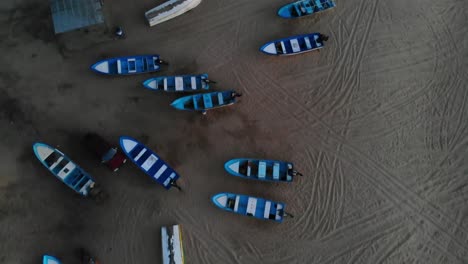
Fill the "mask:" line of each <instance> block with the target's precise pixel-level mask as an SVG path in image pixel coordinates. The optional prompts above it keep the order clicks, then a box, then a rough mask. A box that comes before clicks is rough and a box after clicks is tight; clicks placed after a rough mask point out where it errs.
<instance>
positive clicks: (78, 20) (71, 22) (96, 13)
mask: <svg viewBox="0 0 468 264" xmlns="http://www.w3.org/2000/svg"><path fill="white" fill-rule="evenodd" d="M50 8H51V10H52V19H53V20H54V29H55V33H56V34H58V33H63V32H67V31H70V30H74V29H78V28H83V27H87V26H90V25H95V24H100V23H103V22H104V16H103V14H102V3H101V0H50Z"/></svg>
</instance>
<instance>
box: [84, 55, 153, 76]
mask: <svg viewBox="0 0 468 264" xmlns="http://www.w3.org/2000/svg"><path fill="white" fill-rule="evenodd" d="M159 59H160V58H159V55H157V54H151V55H138V56H127V57H116V58H109V59H105V60H101V61H98V62H96V63H95V64H93V65H91V70H93V71H94V72H97V73H100V74H106V75H132V74H140V73H147V72H155V71H158V70H159V68H160V65H159Z"/></svg>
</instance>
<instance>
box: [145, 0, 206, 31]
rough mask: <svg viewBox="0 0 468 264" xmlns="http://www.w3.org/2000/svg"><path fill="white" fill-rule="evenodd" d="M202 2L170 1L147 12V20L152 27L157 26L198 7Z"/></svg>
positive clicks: (194, 0)
mask: <svg viewBox="0 0 468 264" xmlns="http://www.w3.org/2000/svg"><path fill="white" fill-rule="evenodd" d="M200 3H201V0H170V1H167V2H164V3H163V4H161V5H159V6H157V7H155V8H153V9H151V10H149V11H147V12H146V13H145V17H146V20H147V21H148V24H149V25H150V26H154V25H157V24H159V23H162V22H164V21H167V20H169V19H172V18H174V17H176V16H180V15H182V14H183V13H185V12H187V11H189V10H191V9H193V8H195V7H197V6H198V5H199V4H200Z"/></svg>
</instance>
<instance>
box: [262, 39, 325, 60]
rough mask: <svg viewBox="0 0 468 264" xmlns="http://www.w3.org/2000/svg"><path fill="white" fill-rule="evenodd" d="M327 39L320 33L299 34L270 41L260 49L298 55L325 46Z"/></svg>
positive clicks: (280, 53)
mask: <svg viewBox="0 0 468 264" xmlns="http://www.w3.org/2000/svg"><path fill="white" fill-rule="evenodd" d="M326 39H327V37H326V36H324V35H322V34H320V33H311V34H303V35H297V36H292V37H288V38H283V39H278V40H274V41H271V42H268V43H266V44H265V45H263V46H262V47H261V48H260V51H261V52H263V53H265V54H268V55H277V56H278V55H279V56H285V55H286V56H287V55H296V54H301V53H304V52H309V51H313V50H318V49H321V48H323V46H324V41H325V40H326Z"/></svg>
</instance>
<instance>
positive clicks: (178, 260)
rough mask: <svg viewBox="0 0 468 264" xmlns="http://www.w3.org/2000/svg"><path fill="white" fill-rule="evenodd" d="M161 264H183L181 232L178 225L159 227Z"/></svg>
mask: <svg viewBox="0 0 468 264" xmlns="http://www.w3.org/2000/svg"><path fill="white" fill-rule="evenodd" d="M161 244H162V253H163V254H162V259H163V262H162V263H163V264H184V263H185V262H184V250H183V246H182V231H181V228H180V226H179V225H173V226H168V227H165V226H163V227H161Z"/></svg>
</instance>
